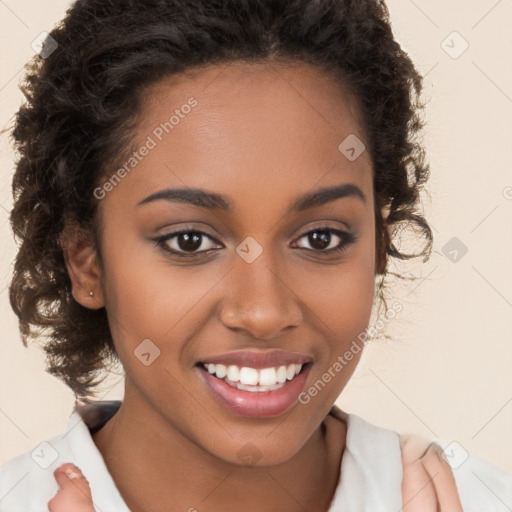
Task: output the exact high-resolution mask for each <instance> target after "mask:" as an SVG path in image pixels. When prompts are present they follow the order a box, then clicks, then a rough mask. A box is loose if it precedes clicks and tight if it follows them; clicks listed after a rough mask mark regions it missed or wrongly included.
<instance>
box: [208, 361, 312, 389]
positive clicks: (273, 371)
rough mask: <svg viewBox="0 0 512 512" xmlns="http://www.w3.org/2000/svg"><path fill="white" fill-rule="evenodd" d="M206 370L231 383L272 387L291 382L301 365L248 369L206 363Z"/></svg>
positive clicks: (245, 367) (246, 367)
mask: <svg viewBox="0 0 512 512" xmlns="http://www.w3.org/2000/svg"><path fill="white" fill-rule="evenodd" d="M205 367H206V369H207V370H208V372H209V373H211V374H212V375H215V376H216V377H218V378H219V379H223V378H224V377H227V378H228V380H230V381H232V382H240V384H244V385H251V386H257V385H260V386H274V385H275V384H282V383H284V382H286V380H287V379H288V380H292V379H293V378H294V377H295V375H297V374H298V373H299V372H300V370H301V369H302V365H301V364H290V365H288V366H284V365H283V366H279V367H277V368H261V369H259V370H257V369H256V368H250V367H248V366H243V367H239V366H236V365H230V366H226V365H224V364H213V363H208V364H206V365H205Z"/></svg>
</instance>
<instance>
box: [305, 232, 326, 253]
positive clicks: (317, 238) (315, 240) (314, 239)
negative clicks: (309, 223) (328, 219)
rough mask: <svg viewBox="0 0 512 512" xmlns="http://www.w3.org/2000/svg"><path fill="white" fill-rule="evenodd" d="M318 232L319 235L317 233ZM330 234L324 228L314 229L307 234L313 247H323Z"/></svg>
mask: <svg viewBox="0 0 512 512" xmlns="http://www.w3.org/2000/svg"><path fill="white" fill-rule="evenodd" d="M318 233H320V235H318ZM330 239H331V234H330V233H329V231H326V230H318V231H314V232H313V233H311V234H310V235H309V243H310V244H311V247H314V248H315V249H325V248H326V247H329V244H330V242H331V240H330ZM319 242H320V243H319Z"/></svg>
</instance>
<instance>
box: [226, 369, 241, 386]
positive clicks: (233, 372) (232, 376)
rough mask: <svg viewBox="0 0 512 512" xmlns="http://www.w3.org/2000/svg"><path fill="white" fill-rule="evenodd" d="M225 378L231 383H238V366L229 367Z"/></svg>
mask: <svg viewBox="0 0 512 512" xmlns="http://www.w3.org/2000/svg"><path fill="white" fill-rule="evenodd" d="M227 377H228V379H229V380H230V381H232V382H238V381H239V380H240V370H239V369H238V366H235V365H231V366H229V367H228V373H227Z"/></svg>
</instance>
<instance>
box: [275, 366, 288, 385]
mask: <svg viewBox="0 0 512 512" xmlns="http://www.w3.org/2000/svg"><path fill="white" fill-rule="evenodd" d="M276 378H277V382H279V384H282V383H283V382H285V381H286V366H280V367H279V369H278V370H277V377H276Z"/></svg>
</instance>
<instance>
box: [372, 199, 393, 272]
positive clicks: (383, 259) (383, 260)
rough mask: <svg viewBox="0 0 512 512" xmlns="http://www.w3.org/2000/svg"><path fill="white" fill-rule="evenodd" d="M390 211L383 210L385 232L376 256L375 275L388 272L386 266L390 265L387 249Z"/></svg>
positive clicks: (383, 231) (387, 209) (385, 208)
mask: <svg viewBox="0 0 512 512" xmlns="http://www.w3.org/2000/svg"><path fill="white" fill-rule="evenodd" d="M389 211H390V210H389V207H387V206H386V207H384V208H382V210H381V216H382V221H383V230H382V233H381V238H380V240H379V247H378V248H377V251H376V254H375V274H382V273H383V272H384V271H385V270H386V266H387V263H388V258H387V254H386V249H387V248H388V245H389V241H390V234H389V226H388V223H387V218H388V215H389Z"/></svg>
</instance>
